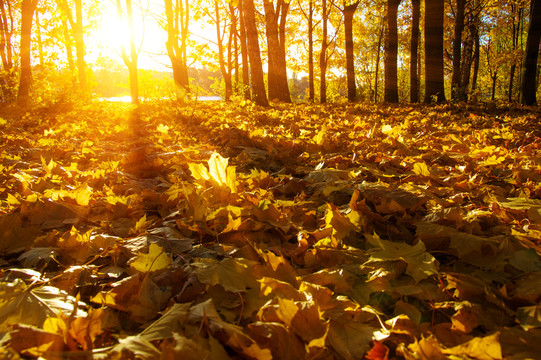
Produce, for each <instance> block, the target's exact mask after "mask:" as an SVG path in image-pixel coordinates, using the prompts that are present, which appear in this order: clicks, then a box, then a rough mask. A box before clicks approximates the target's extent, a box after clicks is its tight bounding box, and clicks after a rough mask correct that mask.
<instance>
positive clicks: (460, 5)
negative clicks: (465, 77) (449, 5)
mask: <svg viewBox="0 0 541 360" xmlns="http://www.w3.org/2000/svg"><path fill="white" fill-rule="evenodd" d="M465 7H466V0H456V16H455V34H454V40H453V76H452V79H451V99H453V100H464V95H465V94H464V89H462V87H461V84H460V74H461V71H460V62H461V60H462V54H461V53H462V33H463V32H464V10H465Z"/></svg>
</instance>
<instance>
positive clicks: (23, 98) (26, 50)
mask: <svg viewBox="0 0 541 360" xmlns="http://www.w3.org/2000/svg"><path fill="white" fill-rule="evenodd" d="M37 5H38V1H37V0H22V2H21V43H20V47H21V50H20V59H21V75H20V79H19V92H18V94H17V104H18V105H19V106H21V107H25V106H27V105H28V100H29V99H30V86H31V85H32V60H31V57H30V55H31V54H30V52H31V42H32V40H31V38H32V18H33V17H34V10H35V9H36V6H37Z"/></svg>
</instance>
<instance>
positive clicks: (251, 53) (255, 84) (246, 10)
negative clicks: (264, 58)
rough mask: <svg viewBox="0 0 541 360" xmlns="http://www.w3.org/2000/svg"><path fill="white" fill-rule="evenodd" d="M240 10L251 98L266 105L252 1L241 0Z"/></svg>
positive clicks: (267, 102) (258, 103)
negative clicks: (248, 67) (246, 49)
mask: <svg viewBox="0 0 541 360" xmlns="http://www.w3.org/2000/svg"><path fill="white" fill-rule="evenodd" d="M242 10H243V11H242V12H243V16H244V26H245V27H246V40H247V43H248V44H247V45H248V58H249V60H250V83H251V85H252V94H253V100H254V102H255V103H256V104H257V105H260V106H268V105H269V100H268V99H267V94H266V93H265V79H264V77H263V64H262V63H261V53H260V48H259V39H258V32H257V24H256V21H255V7H254V1H253V0H243V1H242Z"/></svg>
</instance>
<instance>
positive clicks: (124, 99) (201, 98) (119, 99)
mask: <svg viewBox="0 0 541 360" xmlns="http://www.w3.org/2000/svg"><path fill="white" fill-rule="evenodd" d="M98 100H100V101H111V102H125V103H129V102H131V96H130V95H126V96H113V97H102V98H98ZM142 100H143V99H142ZM197 100H198V101H221V100H223V99H222V98H221V97H220V96H198V97H197Z"/></svg>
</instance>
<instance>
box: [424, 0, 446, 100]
mask: <svg viewBox="0 0 541 360" xmlns="http://www.w3.org/2000/svg"><path fill="white" fill-rule="evenodd" d="M443 15H444V1H443V0H429V1H425V83H426V85H425V86H426V88H425V102H427V103H430V102H432V100H433V99H435V100H436V101H437V102H443V101H445V84H444V73H443V66H444V65H443Z"/></svg>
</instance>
